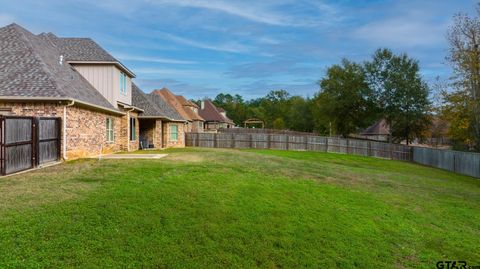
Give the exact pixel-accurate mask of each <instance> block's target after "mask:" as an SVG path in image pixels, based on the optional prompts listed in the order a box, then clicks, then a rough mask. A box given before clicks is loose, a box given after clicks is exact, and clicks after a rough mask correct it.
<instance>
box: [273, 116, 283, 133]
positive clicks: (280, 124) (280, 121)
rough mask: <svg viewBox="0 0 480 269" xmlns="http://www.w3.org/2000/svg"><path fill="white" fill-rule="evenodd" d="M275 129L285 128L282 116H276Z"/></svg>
mask: <svg viewBox="0 0 480 269" xmlns="http://www.w3.org/2000/svg"><path fill="white" fill-rule="evenodd" d="M272 127H273V129H277V130H283V129H285V121H284V120H283V119H282V118H276V119H275V120H274V121H273V123H272Z"/></svg>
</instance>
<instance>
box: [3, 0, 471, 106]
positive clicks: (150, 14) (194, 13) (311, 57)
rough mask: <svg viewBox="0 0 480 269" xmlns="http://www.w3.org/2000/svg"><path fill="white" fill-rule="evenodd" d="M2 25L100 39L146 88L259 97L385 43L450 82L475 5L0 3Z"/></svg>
mask: <svg viewBox="0 0 480 269" xmlns="http://www.w3.org/2000/svg"><path fill="white" fill-rule="evenodd" d="M0 7H1V8H0V26H4V25H6V24H9V23H11V22H16V23H18V24H20V25H22V26H24V27H25V28H27V29H28V30H30V31H32V32H33V33H40V32H53V33H55V34H57V35H59V36H64V37H91V38H93V39H94V40H95V41H97V42H98V43H99V44H100V45H102V46H103V47H104V48H105V49H107V50H108V51H109V52H110V53H111V54H112V55H113V56H115V57H116V58H118V59H119V60H120V61H122V62H123V63H124V64H125V65H126V66H128V67H129V68H130V69H131V70H133V72H135V74H136V75H137V78H136V79H135V81H136V83H137V84H138V85H139V86H140V87H141V88H142V89H143V90H144V91H146V92H149V91H151V90H152V89H156V88H161V87H164V86H167V87H169V88H170V89H171V90H173V91H174V92H176V93H178V94H183V95H185V96H186V97H188V98H202V97H215V96H216V94H218V93H220V92H228V93H231V94H237V93H238V94H240V95H242V96H244V97H245V98H247V99H249V98H256V97H260V96H263V95H265V94H266V93H267V92H268V91H270V90H274V89H285V90H288V91H289V92H290V93H291V94H295V95H303V96H313V95H314V94H315V92H317V91H318V86H317V84H316V82H317V81H318V80H319V79H320V78H321V77H322V76H323V75H324V73H325V70H326V68H327V67H328V66H329V65H332V64H335V63H338V62H339V61H340V60H341V59H342V58H343V57H347V58H349V59H352V60H357V61H364V60H367V59H368V58H369V57H370V56H371V54H372V53H373V52H374V50H375V49H376V48H378V47H388V48H391V49H393V50H394V51H395V52H406V53H408V54H409V55H410V56H412V57H414V58H416V59H418V60H419V61H420V65H421V68H422V74H423V76H424V77H425V79H427V80H428V81H433V80H434V78H435V77H436V76H440V77H441V78H448V76H449V75H450V69H449V68H448V66H447V65H446V63H445V56H446V53H447V43H446V39H445V33H446V31H447V29H448V26H449V25H450V23H451V21H452V16H453V14H455V13H458V12H467V13H473V10H474V7H475V1H473V0H463V1H438V0H437V1H430V0H423V1H418V0H417V1H415V0H403V1H375V0H371V1H366V0H358V1H323V0H262V1H258V0H257V1H252V0H242V1H227V0H143V1H142V0H141V1H131V0H130V1H126V0H85V1H79V0H71V1H69V0H52V1H37V0H31V1H23V0H15V1H12V0H8V1H6V0H0Z"/></svg>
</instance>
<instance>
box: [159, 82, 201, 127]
mask: <svg viewBox="0 0 480 269" xmlns="http://www.w3.org/2000/svg"><path fill="white" fill-rule="evenodd" d="M151 94H154V95H158V96H161V97H162V98H163V99H164V100H165V101H166V102H167V103H168V104H169V105H170V106H171V107H172V108H174V109H175V110H176V111H177V113H178V114H180V115H181V116H182V118H184V119H185V120H186V121H187V125H186V127H185V132H203V123H204V120H203V118H202V117H201V116H200V115H199V114H198V110H197V112H196V110H195V107H193V108H192V107H191V106H192V104H191V102H189V101H187V100H186V99H185V98H184V97H183V96H176V95H175V94H173V93H172V92H171V91H170V90H169V89H168V88H162V89H160V90H154V91H152V92H151Z"/></svg>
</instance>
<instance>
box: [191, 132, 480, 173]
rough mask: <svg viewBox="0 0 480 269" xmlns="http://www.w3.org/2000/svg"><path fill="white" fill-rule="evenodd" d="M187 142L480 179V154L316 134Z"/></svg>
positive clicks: (221, 136)
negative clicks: (328, 155) (414, 166)
mask: <svg viewBox="0 0 480 269" xmlns="http://www.w3.org/2000/svg"><path fill="white" fill-rule="evenodd" d="M185 141H186V145H187V146H190V147H208V148H255V149H283V150H308V151H324V152H337V153H346V154H356V155H361V156H372V157H377V158H385V159H392V160H400V161H412V162H415V163H419V164H423V165H428V166H432V167H437V168H441V169H445V170H449V171H452V172H455V173H458V174H463V175H469V176H473V177H477V178H480V154H479V153H471V152H460V151H453V150H441V149H432V148H420V147H411V146H406V145H402V144H391V143H386V142H377V141H369V140H359V139H346V138H334V137H323V136H313V135H288V134H261V133H238V134H237V133H216V134H212V133H186V134H185Z"/></svg>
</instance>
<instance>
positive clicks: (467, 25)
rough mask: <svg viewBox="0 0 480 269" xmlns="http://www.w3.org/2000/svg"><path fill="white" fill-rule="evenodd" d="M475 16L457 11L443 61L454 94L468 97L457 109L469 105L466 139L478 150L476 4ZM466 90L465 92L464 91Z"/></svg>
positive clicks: (479, 31)
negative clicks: (455, 90) (448, 69)
mask: <svg viewBox="0 0 480 269" xmlns="http://www.w3.org/2000/svg"><path fill="white" fill-rule="evenodd" d="M476 11H477V16H476V17H473V18H471V17H469V16H468V15H465V14H458V15H456V16H455V17H454V24H453V26H452V27H451V28H450V29H449V31H448V33H447V39H448V42H449V44H450V53H449V56H448V57H447V60H448V61H449V62H450V63H451V65H452V67H453V70H454V72H455V77H454V83H455V84H456V85H459V86H460V87H461V89H460V91H462V92H463V93H459V94H458V95H457V96H455V97H464V98H468V99H465V100H463V101H462V102H460V107H459V108H458V109H459V110H463V109H465V107H462V105H463V104H469V105H470V106H471V110H469V111H470V112H469V113H470V114H469V115H468V118H469V124H468V125H469V127H468V133H469V139H470V140H471V141H472V143H473V147H474V148H475V149H476V150H477V151H480V48H479V46H480V18H479V16H480V4H477V8H476ZM466 93H468V94H466Z"/></svg>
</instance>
